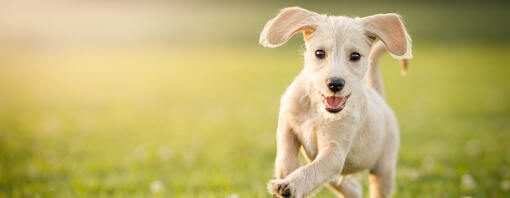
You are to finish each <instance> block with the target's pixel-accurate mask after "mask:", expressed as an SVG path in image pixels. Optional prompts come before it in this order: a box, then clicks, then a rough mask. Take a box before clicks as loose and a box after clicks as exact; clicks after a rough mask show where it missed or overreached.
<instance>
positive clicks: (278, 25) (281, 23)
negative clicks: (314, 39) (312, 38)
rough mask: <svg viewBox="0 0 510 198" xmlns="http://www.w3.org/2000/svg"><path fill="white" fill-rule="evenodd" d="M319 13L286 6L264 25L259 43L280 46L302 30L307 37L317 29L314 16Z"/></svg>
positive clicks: (267, 45) (266, 45)
mask: <svg viewBox="0 0 510 198" xmlns="http://www.w3.org/2000/svg"><path fill="white" fill-rule="evenodd" d="M317 16H319V14H317V13H315V12H312V11H308V10H305V9H303V8H299V7H290V8H285V9H282V10H281V11H280V14H278V16H276V17H275V18H273V19H271V20H270V21H268V22H267V23H266V25H265V26H264V30H262V33H261V34H260V40H259V43H260V44H261V45H263V46H265V47H271V48H273V47H278V46H281V45H283V44H284V43H285V42H287V41H288V40H289V39H290V37H292V35H294V34H295V33H296V32H299V31H302V32H303V34H304V37H305V39H306V38H307V36H308V35H310V34H311V33H313V32H314V31H315V28H316V25H315V23H314V18H315V17H317Z"/></svg>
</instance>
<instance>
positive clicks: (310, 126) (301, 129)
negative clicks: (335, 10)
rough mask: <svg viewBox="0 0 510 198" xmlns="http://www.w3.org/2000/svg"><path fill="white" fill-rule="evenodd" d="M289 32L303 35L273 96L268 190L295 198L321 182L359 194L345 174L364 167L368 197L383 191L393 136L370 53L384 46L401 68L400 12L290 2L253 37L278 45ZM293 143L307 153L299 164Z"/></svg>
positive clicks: (405, 45) (405, 54)
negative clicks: (293, 63) (352, 11)
mask: <svg viewBox="0 0 510 198" xmlns="http://www.w3.org/2000/svg"><path fill="white" fill-rule="evenodd" d="M297 32H302V33H303V38H304V40H305V46H306V50H305V52H304V68H303V70H302V71H301V72H300V73H299V75H298V76H297V77H296V78H295V79H294V81H293V82H292V84H291V85H290V86H289V87H288V88H287V90H286V91H285V93H284V94H283V96H282V98H281V105H280V113H279V117H278V127H277V132H276V143H277V152H276V160H275V177H276V178H275V179H273V180H270V181H269V182H268V186H267V188H268V191H269V193H271V194H272V195H273V196H274V197H286V198H287V197H293V198H300V197H304V196H309V195H312V194H313V192H315V191H316V190H317V189H319V188H320V187H321V186H322V185H327V186H328V187H329V188H330V189H332V190H333V191H334V192H335V194H337V195H338V196H340V197H361V196H362V189H361V185H360V184H359V183H358V182H357V181H356V180H355V179H354V178H353V174H354V173H357V172H360V171H363V170H369V171H370V176H369V180H370V197H373V198H375V197H388V196H390V194H391V192H392V188H393V186H394V184H395V171H396V163H397V158H398V149H399V142H400V139H399V138H400V137H399V128H398V124H397V119H396V117H395V114H394V113H393V111H392V109H391V108H390V107H389V106H388V104H387V103H386V101H385V93H384V87H383V82H382V78H381V75H380V72H379V66H378V61H379V58H380V57H381V54H383V52H385V51H388V52H389V53H390V54H391V55H392V56H393V57H394V58H397V59H400V60H401V64H402V69H403V70H402V71H403V72H405V71H406V68H407V60H408V59H410V58H412V53H411V38H410V37H409V34H408V33H407V31H406V28H405V27H404V24H403V22H402V20H401V18H400V16H399V15H397V14H393V13H390V14H377V15H372V16H368V17H363V18H349V17H343V16H327V15H321V14H317V13H315V12H312V11H309V10H306V9H302V8H299V7H290V8H285V9H282V10H281V11H280V13H279V14H278V15H277V16H276V17H275V18H273V19H271V20H270V21H269V22H267V24H266V25H265V26H264V30H263V31H262V33H261V35H260V44H261V45H263V46H265V47H270V48H274V47H278V46H281V45H283V44H284V43H285V42H287V40H289V39H290V38H291V37H292V36H293V35H294V34H295V33H297ZM376 40H377V41H376ZM300 148H302V149H301V151H302V153H303V155H304V157H305V159H307V160H308V164H307V165H305V166H301V167H300V164H299V160H298V154H299V150H300Z"/></svg>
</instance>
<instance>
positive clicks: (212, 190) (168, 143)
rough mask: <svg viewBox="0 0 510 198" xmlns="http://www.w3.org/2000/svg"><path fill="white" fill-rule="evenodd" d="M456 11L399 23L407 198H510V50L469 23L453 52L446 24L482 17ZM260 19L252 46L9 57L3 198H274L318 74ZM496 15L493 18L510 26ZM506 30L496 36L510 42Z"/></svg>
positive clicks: (2, 72) (400, 185) (1, 81)
mask: <svg viewBox="0 0 510 198" xmlns="http://www.w3.org/2000/svg"><path fill="white" fill-rule="evenodd" d="M281 6H282V5H275V6H274V7H281ZM312 7H313V6H312ZM439 7H441V6H439ZM450 7H451V6H450ZM450 7H449V6H446V8H443V7H441V9H437V11H438V12H439V13H442V15H441V14H440V15H433V16H431V17H433V19H428V20H423V19H422V18H423V17H424V16H428V15H427V11H426V10H421V7H420V5H417V6H411V8H410V9H409V10H407V9H406V8H405V7H403V8H400V10H397V11H402V12H404V13H407V14H406V15H407V16H409V18H410V21H408V23H409V24H410V32H411V35H412V36H413V35H417V36H416V37H415V40H416V42H415V43H414V46H413V54H414V59H412V60H411V63H410V68H409V71H408V75H407V76H401V75H400V67H399V65H398V62H397V61H396V60H394V59H392V58H391V57H390V56H389V55H385V56H384V57H383V59H382V63H381V66H382V73H383V77H384V82H385V86H386V92H387V97H388V103H389V104H390V106H392V107H393V109H394V110H395V112H396V115H397V117H398V120H399V124H400V129H401V149H400V158H399V163H398V170H397V186H396V189H395V193H394V197H465V196H470V197H510V78H509V77H508V74H509V73H510V67H509V64H508V63H509V62H510V56H509V54H510V45H508V44H507V43H505V42H502V43H498V42H486V41H485V39H487V38H481V37H483V36H484V35H482V36H480V37H476V38H477V40H475V41H473V42H467V41H466V40H462V39H466V38H467V37H470V36H476V35H477V34H481V33H480V32H476V30H477V28H474V27H471V26H470V23H469V22H466V21H462V23H459V24H454V27H464V29H465V30H470V31H471V32H470V33H468V34H467V35H462V34H461V35H459V36H458V37H459V39H461V40H456V41H452V42H443V41H444V40H449V39H451V38H453V37H456V38H457V36H455V35H452V34H451V33H455V31H454V30H451V29H449V30H448V31H452V32H451V33H447V34H440V33H441V31H440V29H441V28H444V27H445V26H443V25H444V24H443V25H441V24H439V25H438V24H435V25H436V26H433V24H434V23H432V22H433V21H435V20H437V21H439V22H440V23H441V22H442V23H447V22H448V21H450V22H451V21H455V20H457V19H460V18H461V17H462V16H463V15H462V14H466V13H467V14H466V15H469V16H467V17H472V18H476V17H473V16H474V15H470V14H474V13H478V12H477V9H464V10H461V11H459V13H461V14H458V15H454V14H451V13H450V10H449V8H450ZM327 8H328V7H327V6H326V7H322V8H317V9H319V11H325V10H328V9H327ZM338 9H343V10H348V8H346V7H341V8H338ZM381 9H383V8H380V9H374V10H367V9H366V7H362V8H359V7H358V8H356V9H353V10H350V12H348V13H349V14H350V13H354V12H358V11H359V10H361V11H360V12H361V14H360V15H362V14H366V13H374V12H380V10H381ZM225 10H228V9H227V8H225ZM256 10H257V9H253V10H246V11H247V15H248V16H251V17H247V18H250V19H251V20H252V21H249V22H250V23H242V22H240V21H233V22H232V23H233V25H234V26H237V25H239V26H241V27H250V28H251V29H243V28H240V29H239V30H237V32H234V33H230V34H229V33H226V34H227V35H229V36H231V37H232V38H233V39H239V40H242V41H239V42H237V40H235V41H229V42H226V41H224V40H222V39H218V40H215V41H212V42H211V43H209V44H207V45H197V44H196V43H193V44H190V45H183V44H179V45H175V46H170V47H169V46H163V47H161V45H159V46H151V47H112V46H106V47H95V48H90V46H89V47H83V48H72V47H71V48H63V49H58V48H57V49H51V50H40V49H39V50H26V51H21V52H20V51H16V50H19V49H12V50H11V49H6V48H0V51H1V53H0V198H1V197H230V198H234V197H270V195H269V194H268V193H267V192H266V189H265V187H266V182H267V181H268V180H269V179H271V178H272V174H273V170H272V167H273V161H274V157H275V129H276V125H277V114H278V107H279V97H280V96H281V94H282V93H283V92H284V90H285V88H286V86H288V85H289V84H290V82H291V81H292V80H293V78H294V77H295V76H296V75H297V74H298V72H299V71H300V70H301V68H302V62H303V60H302V57H301V55H300V54H301V52H302V49H301V48H302V46H301V45H300V44H299V43H300V40H299V38H294V39H293V40H292V41H291V42H290V43H289V45H285V46H282V47H280V48H277V49H267V48H262V47H260V46H258V45H257V44H256V41H257V38H256V37H257V34H258V31H260V29H261V28H262V26H263V23H264V22H265V21H266V20H268V19H269V18H270V17H272V16H273V15H274V14H275V12H276V11H277V9H276V8H272V9H264V12H262V13H257V17H253V16H254V15H253V13H254V12H255V11H256ZM480 10H481V11H480ZM494 10H495V11H494V12H490V11H491V9H485V8H484V9H482V8H480V9H479V10H478V11H480V12H481V13H486V14H487V15H486V16H487V18H490V17H491V16H492V17H497V16H499V15H503V13H505V12H506V9H505V7H497V8H494ZM232 12H234V13H238V12H242V11H239V10H236V11H232ZM328 13H342V12H340V11H338V12H334V11H330V12H328ZM413 13H414V14H413ZM250 14H252V15H250ZM478 14H479V13H478ZM444 15H447V16H450V15H451V16H454V17H457V18H448V19H446V21H440V20H439V18H440V16H444ZM461 15H462V16H461ZM227 16H229V15H228V14H225V15H221V16H219V17H224V18H228V17H227ZM505 16H506V17H507V16H508V15H507V14H505ZM240 17H245V16H240ZM434 17H435V18H434ZM255 19H256V20H255ZM478 20H479V21H474V22H473V23H475V22H476V23H483V22H484V19H483V18H482V19H478ZM218 23H220V22H218ZM223 23H224V25H225V24H227V25H228V23H225V22H223ZM420 24H427V25H426V26H421V25H420ZM230 25H232V24H230ZM428 25H431V26H428ZM455 25H456V26H455ZM501 26H502V27H504V28H503V30H501V32H492V31H491V33H490V34H488V35H490V36H494V37H495V38H497V37H498V36H501V35H505V34H506V33H505V31H507V30H508V29H510V28H508V25H506V26H505V25H501ZM427 27H430V28H433V29H434V31H430V32H431V33H430V34H429V35H428V36H429V37H427V34H428V32H427V31H426V30H427ZM483 27H484V28H485V29H486V30H487V29H488V30H492V29H491V28H494V27H493V25H492V24H484V26H483ZM505 28H506V29H505ZM460 29H461V30H462V28H460ZM222 30H230V29H228V28H223V29H222ZM247 32H249V33H247ZM413 32H415V33H416V34H413ZM420 35H421V36H420ZM436 35H442V36H444V37H442V38H439V37H438V39H437V40H434V39H433V38H436ZM236 36H238V37H236ZM225 37H226V36H225ZM431 37H432V40H431ZM222 38H223V37H222ZM489 40H490V38H489ZM0 43H1V42H0ZM366 176H367V173H361V174H360V175H359V179H360V180H361V181H362V183H363V185H364V190H365V196H366V195H367V194H368V192H367V178H366ZM318 197H334V196H333V194H332V193H330V192H329V190H327V189H323V190H322V191H320V192H319V193H318Z"/></svg>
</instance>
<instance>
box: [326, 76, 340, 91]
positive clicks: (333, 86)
mask: <svg viewBox="0 0 510 198" xmlns="http://www.w3.org/2000/svg"><path fill="white" fill-rule="evenodd" d="M326 83H327V84H328V88H329V90H331V91H332V92H339V91H340V90H342V89H343V88H344V85H345V80H344V79H341V78H330V79H328V80H327V81H326Z"/></svg>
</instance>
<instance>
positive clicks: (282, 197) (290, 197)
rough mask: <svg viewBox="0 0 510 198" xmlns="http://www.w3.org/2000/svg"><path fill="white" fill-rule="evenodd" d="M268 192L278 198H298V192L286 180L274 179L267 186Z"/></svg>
mask: <svg viewBox="0 0 510 198" xmlns="http://www.w3.org/2000/svg"><path fill="white" fill-rule="evenodd" d="M267 190H268V191H269V193H271V195H273V197H276V198H296V191H295V190H294V189H293V188H292V186H291V184H290V183H289V182H288V181H287V180H284V179H274V180H271V181H269V183H268V184H267Z"/></svg>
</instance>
